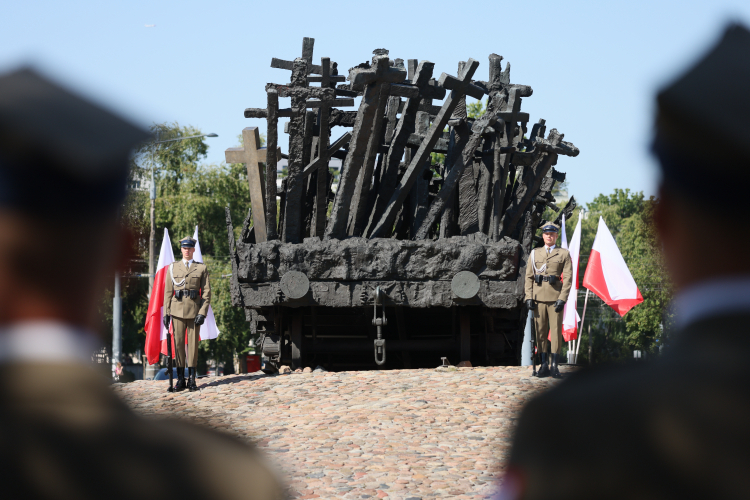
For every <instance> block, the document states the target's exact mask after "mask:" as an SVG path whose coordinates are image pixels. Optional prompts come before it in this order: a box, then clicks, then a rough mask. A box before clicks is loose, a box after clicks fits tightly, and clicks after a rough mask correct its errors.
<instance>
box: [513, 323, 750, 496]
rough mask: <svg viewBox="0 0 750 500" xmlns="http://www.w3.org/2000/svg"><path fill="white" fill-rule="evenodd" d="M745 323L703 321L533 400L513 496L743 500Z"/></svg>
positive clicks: (748, 339) (746, 479) (747, 460)
mask: <svg viewBox="0 0 750 500" xmlns="http://www.w3.org/2000/svg"><path fill="white" fill-rule="evenodd" d="M748 325H750V314H748V313H732V314H722V315H716V316H713V317H706V318H705V319H702V320H698V321H696V322H695V323H693V324H691V325H689V326H687V327H686V328H685V329H683V330H681V331H676V332H672V333H671V334H670V336H669V338H670V339H673V340H672V344H671V345H669V346H668V347H667V348H665V352H664V354H663V355H662V356H659V358H657V359H656V360H655V361H652V362H643V363H641V364H632V365H630V366H603V365H602V366H595V367H594V368H587V369H583V370H581V372H580V373H574V374H573V375H571V376H570V377H569V378H567V379H565V380H563V382H562V383H561V384H560V385H558V386H557V387H555V388H554V389H551V390H550V391H547V392H545V393H544V394H542V395H540V396H538V397H537V398H535V399H533V400H532V401H530V402H529V403H527V405H526V406H525V408H524V410H523V412H522V413H521V416H520V418H519V420H518V424H517V427H516V433H515V439H514V441H515V442H514V444H513V450H512V452H511V458H510V467H509V469H510V470H513V471H515V473H514V474H515V475H516V476H517V479H518V480H520V482H521V485H522V488H521V490H522V491H521V492H520V493H521V494H520V495H519V496H518V497H517V498H523V499H524V500H546V499H551V498H554V499H558V500H588V499H592V500H593V499H597V500H598V499H623V500H625V499H634V498H638V499H675V500H677V499H679V500H685V499H689V498H722V499H730V498H731V499H734V498H737V499H739V498H747V497H748V494H749V492H750V474H748V473H747V471H748V470H750V453H748V450H750V431H748V422H750V390H748V387H747V353H748V352H750V335H748ZM569 430H570V431H575V432H576V433H577V434H576V439H575V443H574V445H573V446H571V444H570V436H569V432H567V431H569ZM545 449H546V450H550V452H548V453H544V452H543V451H544V450H545ZM540 450H542V452H540ZM553 450H554V451H553Z"/></svg>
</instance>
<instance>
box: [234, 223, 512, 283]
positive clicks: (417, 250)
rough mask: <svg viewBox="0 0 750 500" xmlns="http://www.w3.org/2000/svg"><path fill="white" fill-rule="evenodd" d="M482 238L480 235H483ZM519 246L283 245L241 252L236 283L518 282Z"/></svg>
mask: <svg viewBox="0 0 750 500" xmlns="http://www.w3.org/2000/svg"><path fill="white" fill-rule="evenodd" d="M480 236H481V235H480ZM519 251H520V250H519V247H518V242H516V241H514V240H511V239H510V238H507V239H504V240H501V241H499V242H490V241H489V240H488V239H487V238H484V240H481V239H473V240H467V238H465V237H458V236H457V237H454V238H447V239H440V240H435V241H432V240H425V241H409V240H405V241H404V240H394V239H391V238H387V239H380V238H378V239H366V238H349V239H346V240H320V239H317V238H311V239H309V240H307V241H306V242H305V243H297V244H290V243H282V242H280V241H279V240H274V241H267V242H263V243H258V244H255V245H244V246H238V249H237V254H238V256H239V270H238V274H237V279H238V280H239V281H240V282H243V283H250V282H256V283H257V282H266V281H278V280H279V279H280V278H281V276H282V275H283V274H284V273H286V272H288V271H299V272H303V273H305V275H306V276H307V277H308V278H309V279H310V281H320V280H340V281H358V280H420V279H435V280H440V279H445V280H450V279H452V278H453V276H454V275H455V274H456V273H457V272H459V271H472V272H473V273H475V274H477V275H478V276H479V277H480V278H482V279H495V280H515V278H516V272H517V265H518V261H517V257H518V255H519Z"/></svg>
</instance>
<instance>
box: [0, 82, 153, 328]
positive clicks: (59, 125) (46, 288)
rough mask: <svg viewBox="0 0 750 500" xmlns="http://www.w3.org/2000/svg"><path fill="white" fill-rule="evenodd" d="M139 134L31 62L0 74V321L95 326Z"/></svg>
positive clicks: (124, 239)
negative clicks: (50, 77)
mask: <svg viewBox="0 0 750 500" xmlns="http://www.w3.org/2000/svg"><path fill="white" fill-rule="evenodd" d="M147 138H148V134H147V133H146V132H145V131H144V130H143V129H141V128H139V127H137V126H134V125H132V124H130V123H129V122H127V121H125V120H123V119H121V118H119V117H117V116H115V115H114V114H112V113H110V112H108V111H106V110H104V109H102V108H101V107H99V106H97V105H95V104H92V103H91V102H90V101H88V100H86V99H83V98H81V97H79V96H77V95H75V94H74V93H72V92H69V91H67V90H65V89H63V88H61V87H60V86H58V85H57V84H55V83H53V82H51V81H49V80H47V79H46V78H45V77H43V76H41V75H39V74H38V73H36V72H35V71H33V70H29V69H22V70H20V71H15V72H13V73H10V74H6V75H3V76H1V77H0V283H2V284H3V286H2V287H0V325H8V324H11V323H18V322H23V321H29V320H45V319H46V320H55V321H62V322H65V323H68V324H71V325H76V326H80V327H84V328H88V329H92V330H93V329H94V326H95V325H96V324H97V323H96V309H97V305H98V302H99V301H100V300H101V297H102V292H103V290H104V288H105V286H106V285H107V284H109V282H110V281H111V280H112V276H113V275H114V272H115V270H116V269H117V268H118V267H120V266H122V265H123V264H124V263H125V261H126V257H127V254H128V251H129V250H130V246H131V245H130V241H129V237H128V233H127V231H126V230H125V229H124V228H123V226H122V225H121V224H120V223H119V220H118V209H119V208H120V206H121V204H122V201H123V199H124V196H125V188H126V180H127V175H128V165H129V158H130V154H131V151H132V150H133V149H134V147H135V146H136V145H137V144H138V143H139V142H142V141H144V140H146V139H147Z"/></svg>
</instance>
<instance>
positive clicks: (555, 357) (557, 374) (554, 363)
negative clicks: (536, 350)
mask: <svg viewBox="0 0 750 500" xmlns="http://www.w3.org/2000/svg"><path fill="white" fill-rule="evenodd" d="M559 359H560V355H559V354H553V355H552V368H551V370H550V371H551V372H552V378H562V375H560V370H558V369H557V361H558V360H559Z"/></svg>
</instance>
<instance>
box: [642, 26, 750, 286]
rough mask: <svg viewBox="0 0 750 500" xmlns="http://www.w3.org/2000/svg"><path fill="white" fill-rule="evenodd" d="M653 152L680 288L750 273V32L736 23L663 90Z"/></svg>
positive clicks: (661, 220) (661, 229)
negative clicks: (740, 253) (741, 252)
mask: <svg viewBox="0 0 750 500" xmlns="http://www.w3.org/2000/svg"><path fill="white" fill-rule="evenodd" d="M657 109H658V110H657V117H656V133H655V139H654V142H653V151H654V153H655V154H656V156H657V158H658V160H659V165H660V172H661V183H660V189H659V205H658V210H657V211H656V218H655V222H656V226H657V230H658V234H659V236H660V238H661V242H662V245H663V249H664V253H665V257H666V263H667V267H668V269H669V273H670V276H671V277H672V280H673V282H674V284H675V285H676V286H677V288H678V289H682V288H686V287H689V286H691V285H694V284H696V283H700V282H702V281H705V280H707V279H710V278H715V277H722V276H736V275H739V274H750V259H732V260H731V262H730V261H727V260H726V259H724V258H721V257H720V256H719V255H717V254H713V251H714V250H719V249H729V248H732V247H734V248H748V247H750V232H748V231H745V229H744V228H743V227H742V226H741V225H740V224H738V222H739V221H740V220H742V219H744V216H745V212H746V210H747V207H748V205H747V200H748V199H749V196H748V193H749V191H748V188H749V187H750V32H748V30H747V29H745V28H744V27H742V26H739V25H733V26H730V27H729V28H728V29H727V30H726V32H725V33H724V35H723V37H722V39H721V40H720V41H719V43H718V44H716V45H715V46H714V47H713V48H712V49H711V50H710V51H709V52H708V53H707V54H706V55H705V56H704V57H703V58H702V59H701V60H700V61H699V62H698V63H697V64H695V65H694V66H692V68H691V69H690V70H688V71H687V73H685V74H684V75H682V76H681V77H680V78H678V79H677V80H676V81H675V82H673V83H672V84H670V85H669V86H667V87H666V88H664V89H663V90H662V91H661V92H659V94H658V96H657Z"/></svg>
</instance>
